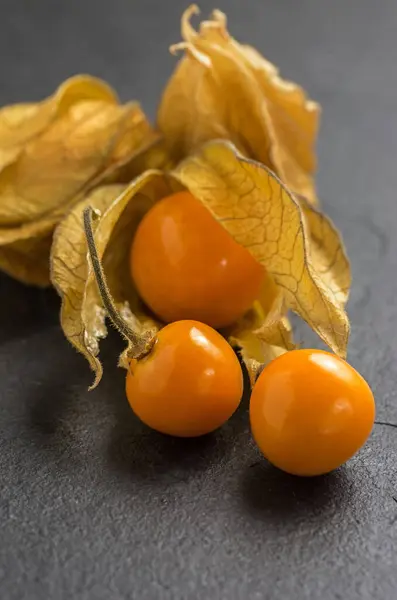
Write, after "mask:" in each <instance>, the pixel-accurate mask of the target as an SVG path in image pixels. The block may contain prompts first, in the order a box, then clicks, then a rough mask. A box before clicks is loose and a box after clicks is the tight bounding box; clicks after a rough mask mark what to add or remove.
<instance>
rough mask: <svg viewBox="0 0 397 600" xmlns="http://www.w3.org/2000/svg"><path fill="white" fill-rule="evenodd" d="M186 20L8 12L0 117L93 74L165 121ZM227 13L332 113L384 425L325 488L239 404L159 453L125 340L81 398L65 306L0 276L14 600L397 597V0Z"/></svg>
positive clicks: (4, 515) (1, 410) (4, 491)
mask: <svg viewBox="0 0 397 600" xmlns="http://www.w3.org/2000/svg"><path fill="white" fill-rule="evenodd" d="M185 6H186V4H185V2H182V1H181V0H168V2H167V1H165V0H163V1H161V0H159V1H157V2H155V1H153V0H145V1H140V2H138V1H136V0H112V2H110V0H109V1H106V0H68V1H66V0H65V1H62V2H61V1H56V0H35V1H32V0H8V1H7V0H1V1H0V77H1V86H0V89H1V95H0V102H1V103H2V104H5V103H10V102H14V101H21V100H36V99H39V98H41V97H43V96H45V95H47V94H49V93H50V92H51V91H52V90H53V89H54V88H55V87H56V86H57V85H58V83H59V82H60V81H61V80H63V79H64V78H66V77H67V76H69V75H71V74H74V73H76V72H90V73H92V74H94V75H99V76H102V77H104V78H106V79H107V80H108V81H110V83H112V84H113V85H114V86H115V87H116V88H117V89H118V90H119V92H120V94H121V96H122V98H123V99H127V98H138V99H140V100H141V101H142V103H143V105H144V107H145V108H146V110H147V111H148V112H149V114H150V115H151V116H154V113H155V108H156V104H157V101H158V97H159V93H160V90H161V88H162V86H163V84H164V82H165V81H166V79H167V77H168V76H169V74H170V72H171V69H172V67H173V64H174V62H175V61H174V59H173V58H172V57H170V56H169V55H168V53H167V47H168V45H169V44H170V43H172V42H176V41H178V40H179V15H180V13H181V12H182V9H183V8H184V7H185ZM201 6H202V9H203V13H208V11H209V9H210V8H212V7H214V6H213V5H211V4H210V2H208V1H207V0H206V1H203V2H201ZM216 6H217V7H219V8H223V9H224V10H226V11H227V12H228V14H229V23H230V28H231V30H232V32H233V33H234V34H235V35H236V37H238V38H239V39H241V40H244V41H249V42H251V43H252V44H254V45H255V46H256V47H257V48H258V49H259V50H261V51H262V52H264V53H265V54H266V56H267V57H268V58H270V59H271V60H273V61H274V62H276V63H277V64H279V65H280V67H281V68H282V73H283V74H284V75H285V76H287V77H292V78H294V79H295V80H297V81H299V82H300V83H302V84H303V85H304V86H305V87H306V88H307V89H308V90H309V92H310V94H311V95H312V96H313V97H314V98H315V99H317V100H319V101H320V102H321V103H322V104H323V107H324V116H323V122H322V129H321V136H320V142H319V155H320V170H319V179H318V182H319V192H320V195H321V197H322V199H323V202H324V206H325V208H326V210H327V211H328V212H329V214H331V216H332V217H333V218H334V220H335V221H336V223H337V224H338V226H340V228H341V229H342V231H343V233H344V235H345V238H346V244H347V247H348V250H349V253H350V256H351V259H352V267H353V275H354V280H353V281H354V284H353V290H352V297H351V302H350V316H351V321H352V336H351V343H350V354H349V357H350V360H351V362H352V363H353V364H354V365H355V366H356V367H357V368H358V369H359V370H360V371H361V372H362V373H363V374H364V376H366V378H367V379H368V380H369V382H370V384H371V385H372V387H373V389H374V392H375V395H376V399H377V403H378V415H377V419H378V421H379V422H380V424H377V425H375V428H374V432H373V435H372V437H371V439H370V441H369V443H368V444H367V446H366V447H365V448H364V449H363V450H362V452H360V454H359V455H358V456H357V457H356V458H355V459H353V460H352V461H350V462H349V464H348V465H347V466H346V467H344V468H341V469H340V470H338V471H337V472H335V473H334V474H331V475H329V476H327V477H323V478H317V479H313V480H300V479H296V478H293V477H288V476H286V475H284V474H282V473H281V472H279V471H277V470H275V469H273V468H272V467H271V466H269V465H268V464H267V463H266V462H265V461H264V460H263V459H261V458H260V456H259V454H258V452H257V450H256V449H255V447H254V445H253V443H252V441H251V439H250V434H249V429H248V420H247V412H246V408H247V407H246V403H245V405H244V406H243V407H242V409H241V410H240V411H239V413H238V414H237V415H235V417H234V418H233V419H232V420H231V422H230V423H229V424H228V425H227V426H226V427H224V428H223V429H222V430H221V431H220V432H219V433H217V434H216V435H213V436H209V437H207V438H205V439H201V440H196V441H194V440H191V441H178V440H172V439H168V438H165V437H162V436H160V435H157V434H155V433H153V432H151V431H148V430H147V429H146V428H145V427H144V426H142V425H141V424H140V423H139V422H138V421H137V420H136V419H135V418H134V416H133V415H132V413H131V411H130V409H129V407H128V405H127V403H126V400H125V396H124V389H123V388H124V375H123V373H122V372H121V371H119V370H117V368H116V366H115V362H116V361H115V356H116V355H117V351H118V349H119V347H120V343H119V341H118V339H117V336H115V335H112V336H111V339H110V340H109V341H108V342H107V343H106V345H105V350H104V362H105V371H106V375H105V378H104V381H103V383H102V384H101V386H100V388H99V389H98V390H97V391H95V392H94V393H91V394H88V393H87V392H86V388H87V386H88V384H89V383H90V381H91V375H90V373H89V370H88V368H87V366H86V364H85V362H84V360H83V358H81V357H80V356H78V355H77V354H76V353H75V352H74V350H73V349H72V348H70V347H69V346H68V344H67V343H66V341H65V340H64V338H63V336H62V332H61V330H60V328H59V325H58V306H59V303H58V299H57V297H56V296H55V294H53V293H52V292H43V291H37V290H34V289H27V288H25V287H23V286H22V285H19V284H17V283H15V282H13V281H11V280H10V279H8V278H6V277H4V276H2V277H1V278H0V302H1V305H0V326H1V333H0V382H1V388H0V396H1V397H0V428H1V442H0V443H1V448H0V475H1V497H0V502H1V504H0V511H1V521H0V529H1V533H0V540H1V541H0V596H1V598H2V600H11V599H15V600H22V599H29V600H31V599H32V600H36V599H37V600H46V599H51V600H52V599H56V600H58V599H62V600H63V599H69V598H73V599H78V600H80V599H81V600H82V599H95V600H96V599H98V600H109V599H112V600H113V599H119V598H120V599H124V598H125V599H127V598H137V599H138V598H139V599H140V600H141V599H142V600H145V599H151V600H156V599H165V600H168V599H170V600H179V599H180V600H182V599H183V600H190V599H200V600H201V599H205V600H207V599H218V598H220V599H223V598H225V599H230V598H233V599H234V598H236V599H240V598H241V599H251V598H252V599H254V598H257V599H261V600H262V599H272V600H289V599H291V600H301V599H302V600H303V599H313V600H317V599H320V598H321V599H322V600H331V599H332V600H337V599H343V600H345V599H349V600H350V599H351V600H356V599H357V600H358V599H371V600H377V599H379V600H392V599H393V600H394V599H395V598H396V597H397V551H396V545H395V542H396V540H397V535H396V529H397V481H396V473H397V462H396V459H397V452H396V441H397V430H396V429H395V427H396V425H394V427H393V426H392V425H388V424H393V423H397V407H396V387H395V382H396V377H397V363H396V350H397V341H396V335H397V253H396V251H397V237H396V233H395V232H396V228H397V63H396V58H397V52H396V51H397V40H396V31H397V4H396V2H395V1H394V0H391V1H389V2H388V1H386V0H382V2H373V1H372V0H365V1H364V0H354V1H350V2H346V0H333V1H332V2H319V1H318V0H313V1H299V2H298V1H296V0H289V1H287V0H278V1H276V0H274V1H273V2H271V1H270V0H269V1H264V0H239V1H237V0H233V1H232V0H229V1H227V0H223V1H220V2H218V3H217V5H216ZM12 319H15V323H16V324H11V320H12ZM299 335H300V336H303V337H302V339H305V336H306V331H305V330H304V329H303V328H301V329H300V331H299ZM309 339H310V340H314V338H311V337H310V338H309ZM309 343H310V342H309ZM382 423H383V424H382Z"/></svg>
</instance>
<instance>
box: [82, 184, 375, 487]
mask: <svg viewBox="0 0 397 600" xmlns="http://www.w3.org/2000/svg"><path fill="white" fill-rule="evenodd" d="M84 224H85V232H86V237H87V242H88V247H89V253H90V258H91V262H92V265H93V270H94V273H95V277H96V281H97V284H98V288H99V290H100V294H101V297H102V299H103V302H104V305H105V307H106V309H107V314H108V316H109V317H110V318H111V319H112V321H113V324H114V325H115V326H116V327H117V329H118V330H119V331H120V333H121V334H122V335H123V336H124V337H125V338H126V340H127V341H128V343H129V348H130V352H129V354H130V357H131V362H130V365H129V370H128V373H127V381H126V392H127V398H128V401H129V403H130V405H131V408H132V409H133V411H134V412H135V414H136V415H138V417H139V418H140V419H141V420H142V421H143V422H144V423H146V425H148V426H149V427H151V428H153V429H155V430H156V431H159V432H162V433H165V434H169V435H174V436H180V437H192V436H200V435H204V434H207V433H210V432H212V431H214V430H215V429H217V428H218V427H220V426H221V425H223V424H224V423H225V422H226V421H227V420H228V419H229V418H230V417H231V416H232V415H233V413H234V412H235V410H236V409H237V407H238V405H239V403H240V401H241V397H242V393H243V375H242V370H241V366H240V362H239V360H238V358H237V356H236V354H235V352H234V351H233V349H232V348H231V346H230V345H229V344H228V342H227V341H226V340H225V338H224V337H222V336H221V335H220V333H218V332H217V331H216V329H215V328H216V327H226V326H228V325H230V324H232V323H233V322H235V321H236V320H237V319H238V318H239V317H241V316H242V314H244V312H245V311H247V310H248V309H249V307H250V306H251V305H252V304H253V302H254V301H255V300H256V298H257V296H258V293H259V290H260V286H261V283H262V279H263V268H262V267H261V265H260V264H259V263H257V262H256V261H255V259H253V257H252V256H251V255H250V254H249V252H248V251H247V250H246V249H245V248H243V247H242V246H239V245H238V244H237V243H236V242H235V241H234V240H233V239H232V238H231V237H230V236H229V235H228V234H227V233H226V232H225V231H224V230H223V229H222V227H221V225H219V224H218V223H217V222H216V221H215V220H214V219H213V218H212V217H211V215H210V213H209V212H208V211H207V210H206V209H205V208H204V207H203V206H202V205H201V204H200V203H199V202H197V200H196V199H195V198H194V197H193V196H192V195H191V194H189V193H188V192H179V193H176V194H173V195H171V196H168V197H166V198H164V199H163V200H161V201H159V202H157V204H156V205H155V206H154V207H153V208H152V209H151V210H149V212H147V213H146V215H145V216H144V218H143V219H142V221H141V222H140V224H139V226H138V229H137V232H136V234H135V237H134V239H133V241H132V245H131V251H130V269H131V276H132V278H133V280H134V282H135V285H136V287H137V289H138V291H139V293H140V295H141V297H142V298H143V299H144V301H145V302H146V304H147V305H148V306H149V307H150V309H151V310H153V312H154V313H155V314H156V315H157V316H158V317H159V318H161V319H162V320H163V322H165V323H168V324H167V325H166V326H165V327H163V328H162V329H160V331H158V333H154V334H153V335H150V334H149V335H147V334H146V335H139V334H137V332H136V331H134V330H132V329H130V327H129V326H128V324H127V323H126V322H125V321H124V320H123V318H122V316H121V315H120V314H119V312H118V311H117V308H116V307H115V305H114V302H113V300H112V298H111V295H110V293H109V290H108V287H107V284H106V279H105V275H104V273H103V269H102V266H101V262H100V260H99V258H98V254H97V250H96V246H95V240H94V234H93V229H92V210H91V208H86V209H85V212H84ZM148 248H149V249H150V250H149V251H148ZM249 411H250V422H251V428H252V433H253V436H254V439H255V441H256V443H257V444H258V446H259V448H260V450H261V451H262V453H263V454H264V456H265V457H266V458H268V460H269V461H271V462H272V463H273V464H274V465H276V466H278V467H279V468H281V469H283V470H285V471H287V472H288V473H292V474H296V475H305V476H309V475H319V474H323V473H327V472H329V471H331V470H333V469H335V468H336V467H338V466H340V465H341V464H342V463H344V462H345V461H346V460H347V459H349V458H350V457H351V456H352V455H353V454H354V453H355V452H356V451H357V450H358V449H359V448H360V447H361V446H362V445H363V444H364V442H365V441H366V439H367V437H368V436H369V434H370V432H371V429H372V425H373V422H374V417H375V404H374V399H373V395H372V393H371V390H370V388H369V386H368V384H367V383H366V381H365V380H364V379H363V378H362V377H361V375H360V374H359V373H358V372H357V371H355V370H354V369H353V367H351V366H350V365H349V364H348V363H347V362H345V361H344V360H342V359H341V358H339V357H338V356H336V355H335V354H331V353H329V352H324V351H320V350H303V349H302V350H293V351H290V352H287V353H285V354H282V355H281V356H280V357H278V358H276V359H274V360H273V361H271V362H270V363H269V364H268V365H267V366H265V367H264V368H263V369H262V370H261V372H260V374H259V376H258V378H257V380H256V381H255V382H254V384H253V388H252V391H251V398H250V408H249Z"/></svg>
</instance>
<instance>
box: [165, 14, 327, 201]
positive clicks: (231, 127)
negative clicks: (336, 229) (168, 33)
mask: <svg viewBox="0 0 397 600" xmlns="http://www.w3.org/2000/svg"><path fill="white" fill-rule="evenodd" d="M195 13H198V8H197V6H195V5H192V6H190V8H188V9H187V10H186V11H185V13H184V14H183V16H182V26H181V29H182V38H183V42H182V43H181V44H176V45H175V46H173V47H172V49H171V50H172V51H173V52H178V51H179V52H184V56H183V57H182V59H181V60H180V61H179V63H178V65H177V67H176V69H175V71H174V74H173V75H172V77H171V79H170V80H169V82H168V85H167V86H166V88H165V90H164V93H163V96H162V99H161V102H160V106H159V110H158V125H159V129H160V131H161V132H162V133H163V134H164V137H165V139H166V142H167V143H168V147H169V149H170V152H171V154H172V155H173V156H174V157H175V158H176V159H177V160H181V159H182V158H184V157H186V156H187V155H188V154H190V153H191V152H192V151H194V150H195V149H197V148H198V147H199V146H201V144H203V143H205V142H207V141H209V140H212V139H217V138H218V139H219V138H224V139H227V140H230V141H231V142H233V143H234V144H235V146H236V147H237V148H238V149H239V150H240V152H241V153H242V154H243V155H244V156H246V157H248V158H252V159H255V160H258V161H260V162H262V163H263V164H265V165H266V166H268V167H269V168H270V169H272V170H273V171H274V172H275V173H276V174H277V175H278V176H279V177H280V179H281V180H282V181H283V182H284V183H285V184H286V185H287V186H288V188H289V189H290V190H291V191H292V192H294V193H296V194H301V195H303V196H304V197H306V198H307V199H308V200H309V202H311V203H312V204H316V203H317V195H316V190H315V183H314V173H315V169H316V152H315V144H316V138H317V132H318V125H319V116H320V107H319V105H318V104H317V103H316V102H313V101H312V100H310V99H309V98H308V97H307V95H306V94H305V92H304V90H303V89H302V88H301V87H300V86H298V85H296V84H295V83H292V82H291V81H286V80H284V79H282V78H281V77H280V75H279V72H278V69H277V68H276V67H275V65H273V64H272V63H270V62H269V61H268V60H266V59H265V58H264V57H263V56H261V55H260V54H259V53H258V52H257V51H256V50H255V49H254V48H252V47H251V46H247V45H244V44H240V43H239V42H237V41H236V40H235V39H233V38H232V37H231V36H230V34H229V32H228V30H227V23H226V16H225V15H224V14H223V13H222V12H221V11H218V10H216V11H214V12H213V13H212V15H211V19H210V20H209V21H203V22H202V23H201V24H200V28H199V30H198V31H196V30H195V29H194V28H193V27H192V25H191V23H190V20H191V17H192V15H193V14H195Z"/></svg>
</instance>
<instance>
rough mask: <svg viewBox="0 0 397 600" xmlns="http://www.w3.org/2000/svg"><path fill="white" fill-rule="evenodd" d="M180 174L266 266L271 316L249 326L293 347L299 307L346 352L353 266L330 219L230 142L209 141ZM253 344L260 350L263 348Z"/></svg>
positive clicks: (266, 305)
mask: <svg viewBox="0 0 397 600" xmlns="http://www.w3.org/2000/svg"><path fill="white" fill-rule="evenodd" d="M173 175H174V176H175V177H176V178H177V179H178V181H180V182H181V183H182V185H184V186H185V187H186V188H188V189H189V190H190V191H191V192H192V194H193V195H194V196H195V197H196V198H197V199H198V200H200V201H201V202H202V203H203V204H204V205H205V206H206V207H207V208H208V210H209V211H210V212H211V213H212V215H213V216H214V218H216V219H217V221H218V222H219V223H220V224H221V225H222V226H223V227H224V228H225V229H226V230H227V231H228V232H229V233H230V235H231V236H232V237H233V238H234V239H235V240H236V241H237V242H238V243H239V244H241V245H243V246H244V247H245V248H247V249H248V250H249V251H250V252H251V254H252V255H253V256H254V257H255V258H256V259H257V260H258V261H259V262H260V263H261V264H262V265H263V266H264V268H265V269H266V274H267V278H266V283H265V286H264V291H263V293H262V298H260V299H259V301H260V304H261V307H262V310H263V315H264V321H263V323H262V325H261V326H259V327H258V326H255V329H254V328H253V327H252V325H250V326H249V327H248V331H249V332H250V331H254V332H255V335H256V336H257V337H258V338H259V339H260V340H262V341H263V342H265V343H266V344H270V345H275V346H277V347H281V348H287V349H288V348H289V347H290V346H291V344H292V340H291V339H290V326H289V324H288V322H287V321H286V319H285V314H286V311H288V310H289V309H292V310H293V311H295V312H296V313H297V314H299V315H300V316H301V317H302V318H303V319H304V320H305V321H306V322H307V323H308V324H309V325H310V326H311V327H312V329H313V330H314V331H316V332H317V333H318V335H319V336H320V337H321V339H322V340H323V341H324V342H325V343H326V344H327V345H328V346H329V347H330V348H331V349H332V350H334V351H335V352H336V353H337V354H339V355H340V356H345V355H346V347H347V341H348V334H349V321H348V318H347V315H346V313H345V310H344V304H345V301H346V299H347V294H348V284H349V282H350V271H349V266H348V262H347V258H346V256H345V252H344V247H343V244H342V241H341V239H340V237H339V235H338V234H337V231H336V229H335V228H334V226H333V225H331V223H330V221H329V220H328V219H326V218H325V217H324V216H323V215H321V213H320V212H319V211H314V210H312V209H311V207H309V205H308V204H307V203H305V202H304V201H303V200H302V199H301V200H298V199H297V198H296V197H295V196H294V195H293V194H292V193H291V192H290V191H289V190H288V188H287V187H286V186H285V185H284V184H282V183H281V181H280V180H279V179H278V177H277V176H276V175H275V174H274V173H272V172H271V171H270V170H269V169H267V168H266V167H265V166H264V165H262V164H260V163H257V162H254V161H252V160H248V159H246V158H245V157H243V156H242V155H241V154H240V153H239V152H238V150H237V149H236V148H235V147H234V146H233V145H232V144H231V143H229V142H225V141H214V142H210V143H208V144H206V145H205V146H203V147H202V148H201V149H200V150H199V151H198V152H197V153H196V154H194V155H192V156H191V157H189V158H187V159H185V160H184V161H183V162H182V163H181V164H180V165H179V166H178V167H177V168H176V169H175V171H174V172H173ZM321 232H322V238H320V233H321ZM243 330H244V331H246V329H244V328H243ZM239 336H240V338H241V328H240V334H239ZM234 337H236V338H237V337H238V336H237V335H235V336H234ZM250 339H251V337H250ZM242 345H243V344H242ZM247 348H248V352H249V354H250V358H255V349H251V346H250V345H248V346H247Z"/></svg>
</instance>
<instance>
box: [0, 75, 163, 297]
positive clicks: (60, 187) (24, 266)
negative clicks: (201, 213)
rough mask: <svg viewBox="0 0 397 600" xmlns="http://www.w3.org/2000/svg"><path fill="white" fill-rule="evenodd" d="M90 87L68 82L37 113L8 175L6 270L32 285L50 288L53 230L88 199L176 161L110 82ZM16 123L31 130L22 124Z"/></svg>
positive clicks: (1, 213)
mask: <svg viewBox="0 0 397 600" xmlns="http://www.w3.org/2000/svg"><path fill="white" fill-rule="evenodd" d="M95 81H96V80H95ZM89 82H90V84H88V83H87V82H86V80H85V79H84V78H80V79H79V78H76V79H75V80H74V83H73V82H71V83H69V84H68V83H67V82H66V83H65V84H63V86H61V88H60V90H58V91H57V92H56V94H55V95H54V97H53V98H52V99H49V100H47V101H45V102H44V103H42V104H41V105H39V107H38V108H37V110H36V113H34V111H33V108H32V107H31V109H30V112H31V113H32V115H33V116H31V120H32V119H33V121H34V118H33V117H34V114H36V121H34V123H35V128H34V127H33V125H32V123H31V122H30V121H29V123H30V126H29V132H30V136H29V135H28V134H27V133H26V134H25V135H23V134H22V132H21V134H20V136H19V138H18V136H17V138H18V139H19V141H20V144H19V146H17V145H16V146H15V148H14V151H15V152H14V158H13V160H9V162H8V163H7V164H4V166H3V168H2V169H1V170H0V268H1V269H2V270H4V271H5V272H7V273H8V274H10V275H12V276H13V277H15V278H17V279H19V280H21V281H23V282H25V283H31V284H36V285H42V286H45V285H48V284H49V248H50V244H51V237H52V233H53V230H54V228H55V226H56V225H57V224H58V223H59V222H60V220H61V219H62V218H63V217H64V216H65V215H66V214H67V213H68V212H69V211H70V209H71V208H72V207H73V206H74V205H76V204H78V202H79V201H80V200H82V199H83V198H84V197H85V196H86V195H87V193H89V192H90V191H91V190H93V189H95V188H96V187H97V186H99V185H101V184H103V183H111V182H118V181H125V180H126V179H127V177H128V178H131V177H135V176H137V175H138V174H139V173H141V171H142V170H145V169H146V168H149V167H152V166H161V167H163V165H166V164H167V161H168V158H167V155H166V152H165V150H164V149H163V148H162V145H161V139H160V136H159V134H158V133H157V132H155V131H154V130H153V128H152V127H151V125H150V124H149V122H148V120H147V118H146V116H145V115H144V113H143V112H142V110H141V108H140V106H139V104H137V103H129V104H126V105H120V104H119V103H118V101H117V97H116V96H115V94H114V93H112V91H111V89H110V88H109V87H108V86H107V85H106V84H105V83H103V82H99V81H98V82H96V84H95V85H94V84H93V83H92V82H91V80H89ZM90 93H91V96H92V97H89V94H90ZM50 109H51V110H50ZM4 110H6V109H3V111H4ZM32 111H33V112H32ZM43 111H44V112H43ZM6 112H7V111H6ZM11 112H12V111H11ZM43 114H44V115H47V120H46V119H44V116H43ZM40 115H41V116H40ZM39 116H40V119H39ZM50 117H51V118H50ZM5 121H6V119H5V118H4V115H3V122H2V121H1V119H0V134H1V132H2V131H3V133H4V130H5V127H4V122H5ZM39 122H40V124H41V126H42V127H41V129H40V128H39V127H38V123H39ZM15 123H16V124H17V125H18V123H19V126H20V127H21V128H22V129H23V128H24V127H27V123H26V122H25V121H24V119H23V118H22V117H21V118H20V119H19V121H18V119H16V118H15ZM17 125H15V127H17ZM17 130H18V127H17ZM7 131H8V130H7ZM32 131H34V135H33V133H32ZM7 139H8V138H7ZM8 142H10V140H8ZM22 142H24V144H23V145H21V144H22ZM4 148H6V144H5V143H4V142H3V150H4ZM7 148H8V150H7V152H8V154H7V156H8V158H9V159H10V156H11V154H10V152H11V150H10V148H9V145H8V146H7ZM0 149H1V137H0Z"/></svg>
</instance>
